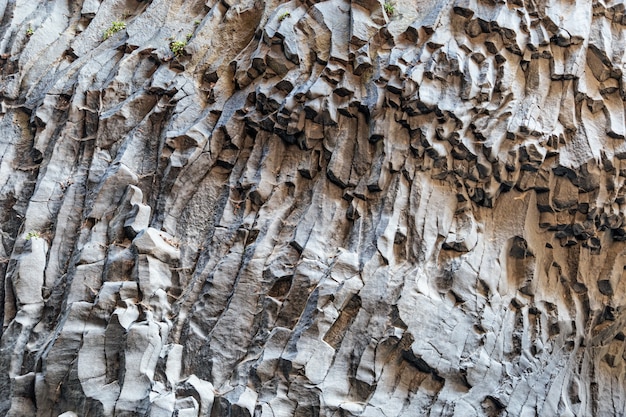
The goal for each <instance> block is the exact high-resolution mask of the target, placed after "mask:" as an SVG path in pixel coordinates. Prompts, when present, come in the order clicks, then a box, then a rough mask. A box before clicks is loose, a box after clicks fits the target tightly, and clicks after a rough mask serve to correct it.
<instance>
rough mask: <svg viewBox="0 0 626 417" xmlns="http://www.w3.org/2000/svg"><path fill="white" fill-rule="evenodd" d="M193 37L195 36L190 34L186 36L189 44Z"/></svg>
mask: <svg viewBox="0 0 626 417" xmlns="http://www.w3.org/2000/svg"><path fill="white" fill-rule="evenodd" d="M192 36H193V34H191V33H188V34H187V36H185V38H187V42H189V40H190V39H191V37H192Z"/></svg>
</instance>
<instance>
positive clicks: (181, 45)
mask: <svg viewBox="0 0 626 417" xmlns="http://www.w3.org/2000/svg"><path fill="white" fill-rule="evenodd" d="M185 46H187V41H172V42H171V43H170V50H171V51H172V53H173V54H174V56H176V57H178V56H181V55H183V54H184V53H185V51H184V49H185Z"/></svg>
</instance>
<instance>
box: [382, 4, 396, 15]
mask: <svg viewBox="0 0 626 417" xmlns="http://www.w3.org/2000/svg"><path fill="white" fill-rule="evenodd" d="M383 8H384V9H385V13H387V14H388V15H389V16H391V15H393V14H394V13H395V12H396V8H395V7H394V5H393V4H391V2H389V1H386V2H385V4H384V5H383Z"/></svg>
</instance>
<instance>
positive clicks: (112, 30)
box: [102, 20, 126, 41]
mask: <svg viewBox="0 0 626 417" xmlns="http://www.w3.org/2000/svg"><path fill="white" fill-rule="evenodd" d="M124 29H126V22H121V21H119V20H116V21H114V22H113V23H111V27H109V28H108V29H107V30H105V31H104V34H103V35H102V39H103V40H105V41H106V40H107V39H109V38H110V37H111V36H113V35H114V34H116V33H117V32H119V31H120V30H124Z"/></svg>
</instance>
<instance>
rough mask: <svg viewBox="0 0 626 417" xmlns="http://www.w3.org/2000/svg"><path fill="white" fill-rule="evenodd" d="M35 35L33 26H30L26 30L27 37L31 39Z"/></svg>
mask: <svg viewBox="0 0 626 417" xmlns="http://www.w3.org/2000/svg"><path fill="white" fill-rule="evenodd" d="M34 34H35V30H34V29H33V27H32V26H31V25H28V28H27V29H26V36H28V37H29V38H30V37H31V36H33V35H34Z"/></svg>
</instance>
